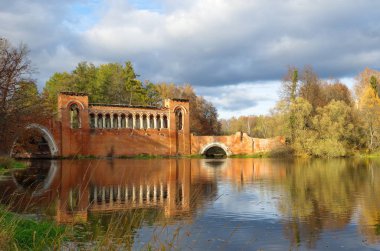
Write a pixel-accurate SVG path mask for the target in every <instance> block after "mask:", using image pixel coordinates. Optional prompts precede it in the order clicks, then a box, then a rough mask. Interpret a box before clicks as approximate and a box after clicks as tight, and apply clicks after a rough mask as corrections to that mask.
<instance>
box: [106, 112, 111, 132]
mask: <svg viewBox="0 0 380 251" xmlns="http://www.w3.org/2000/svg"><path fill="white" fill-rule="evenodd" d="M105 128H108V129H109V128H111V116H110V115H109V114H106V124H105Z"/></svg>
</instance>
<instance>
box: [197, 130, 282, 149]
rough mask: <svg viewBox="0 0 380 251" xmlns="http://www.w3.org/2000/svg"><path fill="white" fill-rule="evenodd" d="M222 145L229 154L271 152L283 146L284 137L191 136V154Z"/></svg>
mask: <svg viewBox="0 0 380 251" xmlns="http://www.w3.org/2000/svg"><path fill="white" fill-rule="evenodd" d="M212 143H220V144H223V145H225V146H226V147H227V150H228V151H229V153H228V154H252V153H258V152H266V151H270V150H272V149H274V148H276V147H278V146H280V145H282V144H284V143H285V142H284V139H283V138H282V137H276V138H270V139H259V138H252V137H249V136H248V135H247V134H246V133H240V132H237V133H235V134H234V135H229V136H195V135H191V154H202V151H203V150H204V149H205V147H206V146H207V145H210V144H212Z"/></svg>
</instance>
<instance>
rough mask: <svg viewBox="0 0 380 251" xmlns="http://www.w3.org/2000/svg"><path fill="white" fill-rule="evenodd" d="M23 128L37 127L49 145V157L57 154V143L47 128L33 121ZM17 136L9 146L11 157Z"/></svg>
mask: <svg viewBox="0 0 380 251" xmlns="http://www.w3.org/2000/svg"><path fill="white" fill-rule="evenodd" d="M25 129H26V130H28V129H37V130H39V131H40V132H41V135H42V137H43V138H44V139H45V140H46V141H47V143H48V145H49V149H50V155H51V157H52V158H54V157H57V156H58V154H59V150H58V147H57V143H56V142H55V140H54V137H53V135H52V134H51V133H50V131H49V129H47V128H46V127H45V126H42V125H40V124H35V123H33V124H29V125H27V126H26V127H25ZM18 138H19V137H17V138H16V139H15V141H14V142H13V145H12V148H11V151H10V156H11V157H12V156H13V154H14V153H13V150H14V147H15V146H16V143H17V140H18Z"/></svg>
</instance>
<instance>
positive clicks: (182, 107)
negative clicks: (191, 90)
mask: <svg viewBox="0 0 380 251" xmlns="http://www.w3.org/2000/svg"><path fill="white" fill-rule="evenodd" d="M179 109H180V110H182V111H183V113H184V114H185V113H187V112H188V111H187V109H186V108H185V107H184V106H183V105H177V106H176V107H174V109H173V111H174V112H176V111H177V110H179Z"/></svg>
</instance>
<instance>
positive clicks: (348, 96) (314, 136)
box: [221, 66, 380, 157]
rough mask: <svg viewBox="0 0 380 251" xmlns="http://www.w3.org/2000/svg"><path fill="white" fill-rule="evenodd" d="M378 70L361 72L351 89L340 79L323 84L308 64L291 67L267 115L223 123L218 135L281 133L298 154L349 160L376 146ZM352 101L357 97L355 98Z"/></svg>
mask: <svg viewBox="0 0 380 251" xmlns="http://www.w3.org/2000/svg"><path fill="white" fill-rule="evenodd" d="M379 79H380V72H378V71H375V70H370V69H365V70H364V71H363V72H362V73H360V74H359V75H358V76H357V77H356V84H355V91H354V93H351V91H350V90H349V89H348V88H347V86H346V85H344V84H343V83H341V82H339V81H338V80H322V79H320V78H319V77H318V75H317V74H316V73H315V72H314V71H313V69H312V68H311V67H310V66H306V67H304V68H303V69H301V70H299V69H297V68H295V67H290V68H289V69H288V72H287V74H286V75H285V77H284V79H283V81H282V88H281V98H280V100H279V101H278V103H277V104H276V106H275V107H274V108H273V109H272V110H271V113H270V115H267V116H241V117H239V118H231V119H228V120H221V124H222V133H223V134H231V133H234V132H236V131H243V132H246V133H248V134H249V135H250V136H252V137H263V138H267V137H273V136H277V135H283V136H285V137H286V141H287V143H288V146H289V147H290V149H291V150H292V151H293V152H294V153H295V154H296V155H308V156H319V157H338V156H348V155H352V154H354V153H356V152H359V151H365V152H374V151H376V150H378V149H379V146H380V98H379V93H380V85H379ZM354 97H355V98H354Z"/></svg>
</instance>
